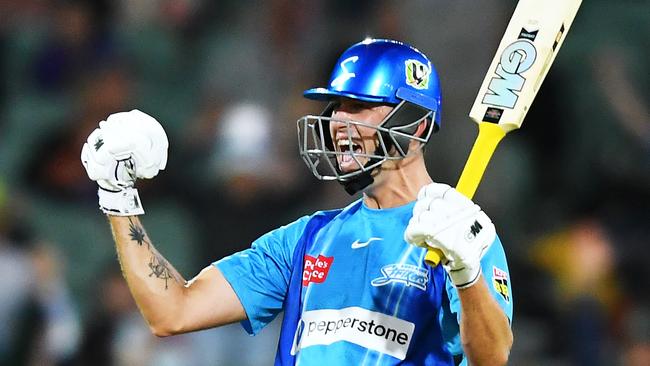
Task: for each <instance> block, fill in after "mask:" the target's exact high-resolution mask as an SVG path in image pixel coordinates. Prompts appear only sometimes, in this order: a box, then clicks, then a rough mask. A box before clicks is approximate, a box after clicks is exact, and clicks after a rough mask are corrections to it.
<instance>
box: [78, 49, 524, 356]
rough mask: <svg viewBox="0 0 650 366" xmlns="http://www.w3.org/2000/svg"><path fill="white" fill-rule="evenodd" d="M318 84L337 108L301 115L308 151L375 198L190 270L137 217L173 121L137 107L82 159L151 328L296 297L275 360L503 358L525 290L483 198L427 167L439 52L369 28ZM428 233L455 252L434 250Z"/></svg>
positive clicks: (264, 319)
mask: <svg viewBox="0 0 650 366" xmlns="http://www.w3.org/2000/svg"><path fill="white" fill-rule="evenodd" d="M304 95H305V96H306V97H307V98H310V99H314V100H318V101H324V102H326V107H325V108H324V111H323V112H322V113H321V114H319V115H309V116H305V117H302V118H301V119H300V120H299V121H298V130H299V134H298V135H299V144H300V151H301V155H302V158H303V159H304V160H305V162H306V164H307V166H308V167H309V168H310V169H311V170H312V172H313V173H314V174H315V175H316V176H317V177H318V178H320V179H322V180H337V181H338V182H340V183H341V184H342V185H343V188H344V189H345V190H346V191H347V192H349V193H350V194H354V193H356V192H363V195H362V198H360V199H358V200H356V201H354V202H352V203H351V204H350V205H348V206H347V207H345V208H342V209H337V210H332V211H319V212H316V213H314V214H312V215H309V216H305V217H302V218H299V219H297V220H296V221H294V222H292V223H289V224H288V225H286V226H283V227H280V228H278V229H276V230H273V231H271V232H269V233H267V234H265V235H263V236H261V237H260V238H259V239H257V240H256V241H254V242H253V243H252V246H251V247H250V249H247V250H244V251H242V252H239V253H235V254H233V255H231V256H228V257H226V258H223V259H221V260H218V261H216V262H214V263H213V264H212V265H210V266H208V267H207V268H205V269H203V270H202V271H201V272H200V273H199V274H198V275H197V276H196V277H194V278H193V279H192V280H190V281H186V280H185V279H183V277H182V276H181V275H180V274H179V273H178V272H177V271H176V270H175V269H174V267H173V266H172V265H171V264H170V263H169V262H168V261H167V260H166V259H165V258H163V256H161V255H160V253H159V252H158V251H156V249H155V247H154V245H153V243H152V241H151V239H150V237H149V236H148V234H146V232H145V229H144V227H143V225H142V223H141V222H140V219H139V215H142V214H143V213H144V210H143V208H142V203H141V201H140V197H139V195H138V192H137V190H136V188H134V183H135V181H136V179H137V178H141V179H150V178H153V177H154V176H155V175H156V174H157V173H158V172H159V171H160V170H162V169H164V168H165V165H166V162H167V146H168V141H167V137H166V135H165V132H164V130H163V128H162V126H161V125H160V124H159V123H158V122H157V121H156V120H155V119H154V118H153V117H150V116H148V115H146V114H144V113H142V112H140V111H137V110H133V111H130V112H122V113H116V114H112V115H110V116H109V117H108V118H107V119H106V120H105V121H102V122H100V123H99V127H98V128H97V129H96V130H95V131H93V132H92V133H91V134H90V136H89V137H88V141H87V143H86V144H85V145H84V146H83V150H82V154H81V159H82V162H83V165H84V167H85V168H86V170H87V173H88V175H89V177H90V179H92V180H94V181H96V182H97V183H98V185H99V190H98V196H99V206H100V209H101V210H102V211H103V212H104V213H105V214H107V215H108V218H109V221H110V224H111V227H112V230H113V234H114V238H115V243H116V247H117V253H118V256H119V260H120V263H121V265H122V270H123V272H124V276H125V278H126V280H127V282H128V284H129V287H130V289H131V292H132V294H133V297H134V298H135V300H136V302H137V304H138V306H139V308H140V311H141V312H142V314H143V316H144V317H145V319H146V321H147V322H148V324H149V326H150V328H151V330H152V332H153V333H154V334H156V335H158V336H169V335H173V334H178V333H184V332H190V331H194V330H199V329H205V328H210V327H216V326H220V325H224V324H228V323H233V322H241V324H242V326H243V327H244V329H245V330H246V331H247V332H248V333H250V334H256V333H257V332H259V331H260V330H261V329H262V328H263V327H264V326H265V325H267V324H268V323H269V322H271V321H272V320H273V319H274V318H275V317H276V316H277V315H278V314H279V313H280V312H282V311H284V317H283V324H282V330H281V335H280V340H279V345H278V352H277V356H276V359H275V364H276V365H297V364H300V365H397V364H400V365H457V364H463V365H464V364H467V363H468V362H469V363H470V364H472V365H503V364H505V363H506V362H507V360H508V355H509V350H510V347H511V345H512V333H511V330H510V323H511V319H512V307H513V298H512V290H511V282H510V276H509V273H508V265H507V263H506V258H505V254H504V250H503V247H502V245H501V242H500V241H499V238H498V237H497V235H496V232H495V228H494V225H493V224H492V222H491V221H490V219H489V218H488V217H487V216H486V214H485V213H484V212H483V211H482V210H481V208H480V207H478V206H477V205H476V204H474V203H473V202H472V201H470V200H469V199H467V198H465V197H464V196H462V195H461V194H460V193H458V192H457V191H456V190H455V189H454V188H451V187H450V186H448V185H445V184H440V183H435V182H433V180H432V179H431V177H430V176H429V174H428V172H427V170H426V167H425V161H424V157H423V147H424V145H425V144H426V143H427V142H428V141H429V139H430V138H431V136H433V134H434V133H435V132H437V131H438V130H439V129H440V125H441V118H440V104H441V96H440V85H439V80H438V76H437V73H436V70H435V69H434V67H433V65H432V64H431V62H430V61H429V59H428V58H427V57H426V56H425V55H424V54H422V53H421V52H420V51H418V50H416V49H415V48H413V47H411V46H409V45H407V44H404V43H401V42H397V41H392V40H382V39H367V40H364V41H362V42H360V43H357V44H355V45H353V46H351V47H350V48H349V49H347V50H346V51H345V52H344V53H343V54H342V55H341V57H340V59H339V60H338V62H337V63H336V65H335V66H334V71H333V72H332V75H331V78H330V81H329V83H328V84H327V86H326V87H324V88H315V89H310V90H307V91H305V93H304ZM263 209H264V207H260V210H263ZM215 240H217V241H218V238H215ZM215 244H216V245H218V242H217V243H215ZM178 245H183V244H182V243H178ZM428 247H433V248H437V249H438V250H440V251H441V252H442V253H443V254H444V259H443V261H442V265H440V266H437V267H429V266H427V265H426V264H425V263H424V256H425V253H426V248H428ZM250 352H255V350H250ZM269 363H270V360H269Z"/></svg>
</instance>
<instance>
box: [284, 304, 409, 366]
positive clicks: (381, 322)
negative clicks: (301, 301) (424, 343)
mask: <svg viewBox="0 0 650 366" xmlns="http://www.w3.org/2000/svg"><path fill="white" fill-rule="evenodd" d="M414 330H415V324H413V323H411V322H408V321H406V320H403V319H399V318H396V317H394V316H389V315H386V314H383V313H378V312H375V311H370V310H367V309H364V308H361V307H357V306H353V307H348V308H343V309H325V310H312V311H305V312H304V313H303V314H302V318H301V319H300V321H299V322H298V327H297V328H296V334H295V336H294V341H293V346H292V347H291V354H292V355H296V354H297V353H298V352H299V351H300V350H301V349H305V348H308V347H312V346H317V345H320V346H327V345H330V344H332V343H335V342H340V341H347V342H350V343H354V344H356V345H359V346H361V347H364V348H367V349H370V350H373V351H377V352H381V353H385V354H387V355H390V356H393V357H395V358H398V359H400V360H403V359H405V358H406V352H407V351H408V348H409V344H410V343H411V338H412V337H413V331H414Z"/></svg>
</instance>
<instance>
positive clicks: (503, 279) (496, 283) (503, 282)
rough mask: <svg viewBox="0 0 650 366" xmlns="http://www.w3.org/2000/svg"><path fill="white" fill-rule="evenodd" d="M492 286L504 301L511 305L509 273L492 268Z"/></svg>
mask: <svg viewBox="0 0 650 366" xmlns="http://www.w3.org/2000/svg"><path fill="white" fill-rule="evenodd" d="M492 286H493V287H494V289H495V290H496V292H497V293H498V294H499V295H501V297H503V299H504V300H505V301H506V302H507V303H510V290H509V289H508V272H506V271H504V270H502V269H500V268H497V267H494V266H493V267H492Z"/></svg>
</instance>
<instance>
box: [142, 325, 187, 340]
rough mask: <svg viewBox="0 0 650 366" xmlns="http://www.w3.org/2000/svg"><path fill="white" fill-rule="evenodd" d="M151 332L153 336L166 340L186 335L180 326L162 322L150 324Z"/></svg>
mask: <svg viewBox="0 0 650 366" xmlns="http://www.w3.org/2000/svg"><path fill="white" fill-rule="evenodd" d="M149 331H151V334H153V335H155V336H156V337H158V338H165V337H169V336H173V335H176V334H181V333H184V332H183V330H182V328H181V327H180V326H179V325H178V324H173V323H170V322H162V321H158V322H150V323H149Z"/></svg>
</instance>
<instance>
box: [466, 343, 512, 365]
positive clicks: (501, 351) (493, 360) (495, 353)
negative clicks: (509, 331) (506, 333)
mask: <svg viewBox="0 0 650 366" xmlns="http://www.w3.org/2000/svg"><path fill="white" fill-rule="evenodd" d="M511 347H512V337H510V338H509V340H508V341H507V342H506V343H505V344H503V345H502V346H500V347H494V346H492V347H491V348H489V349H483V352H481V351H479V350H477V349H473V348H472V345H470V344H464V347H463V348H464V349H465V355H466V356H467V358H468V361H469V364H470V365H481V366H503V365H507V364H508V359H509V358H510V349H511Z"/></svg>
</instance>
